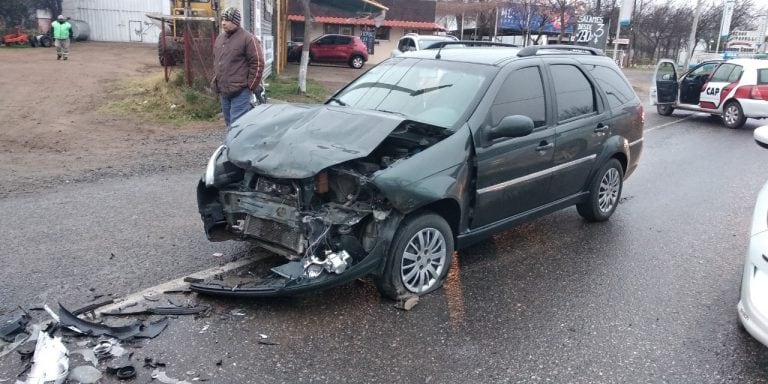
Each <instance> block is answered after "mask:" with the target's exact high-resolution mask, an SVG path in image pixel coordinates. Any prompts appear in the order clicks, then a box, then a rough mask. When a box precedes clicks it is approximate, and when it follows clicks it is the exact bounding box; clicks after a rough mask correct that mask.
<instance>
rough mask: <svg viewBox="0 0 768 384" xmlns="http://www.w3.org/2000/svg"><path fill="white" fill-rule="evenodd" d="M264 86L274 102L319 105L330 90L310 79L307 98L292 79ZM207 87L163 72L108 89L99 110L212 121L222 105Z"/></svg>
mask: <svg viewBox="0 0 768 384" xmlns="http://www.w3.org/2000/svg"><path fill="white" fill-rule="evenodd" d="M265 83H267V84H268V86H267V97H268V98H270V99H274V100H282V101H287V102H292V103H307V104H318V103H322V102H324V101H325V100H326V99H327V98H328V97H329V96H330V95H331V91H330V90H328V89H326V88H325V87H324V86H322V85H321V84H320V83H318V82H316V81H313V80H310V79H307V94H306V95H301V94H299V91H298V79H297V78H295V77H277V76H270V77H269V78H268V79H267V80H265ZM206 87H207V84H205V81H203V80H202V79H200V81H196V83H195V84H193V85H192V86H191V87H190V86H187V84H186V81H185V80H184V74H183V73H175V74H174V75H172V77H171V80H170V81H169V82H166V81H165V77H164V75H163V74H162V73H160V74H157V75H150V76H147V77H143V78H139V79H128V80H122V81H119V82H117V83H115V85H114V87H113V89H112V90H110V97H109V99H110V101H109V102H107V104H106V105H105V106H103V107H102V108H101V110H102V111H104V112H108V113H110V114H114V115H117V116H123V117H134V118H140V119H143V120H148V121H152V122H157V123H173V124H177V125H180V124H183V123H186V122H192V121H214V120H216V119H218V117H219V113H220V112H221V106H220V104H219V100H218V98H217V97H216V96H214V95H213V94H211V93H210V92H209V91H207V90H206Z"/></svg>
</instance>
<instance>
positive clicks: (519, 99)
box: [491, 67, 547, 127]
mask: <svg viewBox="0 0 768 384" xmlns="http://www.w3.org/2000/svg"><path fill="white" fill-rule="evenodd" d="M512 115H523V116H528V117H530V118H531V120H533V126H534V127H541V126H544V125H545V124H546V123H547V113H546V104H545V103H544V83H543V82H542V80H541V71H540V70H539V67H527V68H521V69H518V70H516V71H514V72H512V73H511V74H509V76H508V77H507V79H506V80H504V84H503V85H502V86H501V89H500V90H499V93H498V94H497V95H496V99H495V100H494V101H493V106H491V121H492V124H493V125H494V126H495V125H498V124H499V123H500V122H501V119H503V118H504V117H506V116H512Z"/></svg>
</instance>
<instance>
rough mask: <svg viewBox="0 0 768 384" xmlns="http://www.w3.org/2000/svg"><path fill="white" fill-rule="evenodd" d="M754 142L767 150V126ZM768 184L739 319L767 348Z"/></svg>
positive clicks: (755, 218)
mask: <svg viewBox="0 0 768 384" xmlns="http://www.w3.org/2000/svg"><path fill="white" fill-rule="evenodd" d="M754 137H755V141H756V142H757V144H759V145H760V146H761V147H763V148H768V125H766V126H762V127H759V128H757V129H755V133H754ZM766 250H768V182H766V183H765V185H763V188H762V189H761V190H760V193H759V194H758V195H757V202H756V203H755V210H754V213H753V214H752V229H751V231H750V238H749V248H748V250H747V260H746V262H745V263H744V274H743V275H742V278H741V299H740V300H739V305H738V312H739V320H741V324H743V325H744V328H745V329H746V330H747V332H749V333H750V334H751V335H752V336H753V337H754V338H755V339H757V340H758V341H759V342H761V343H763V344H764V345H767V346H768V294H766V292H768V255H767V254H768V252H766Z"/></svg>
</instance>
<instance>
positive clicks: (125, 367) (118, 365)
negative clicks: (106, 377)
mask: <svg viewBox="0 0 768 384" xmlns="http://www.w3.org/2000/svg"><path fill="white" fill-rule="evenodd" d="M107 373H110V374H113V375H115V376H117V378H118V379H120V380H125V379H129V378H131V377H134V376H136V367H134V366H133V363H132V362H131V358H130V357H123V358H119V359H115V360H112V361H110V362H109V363H108V364H107Z"/></svg>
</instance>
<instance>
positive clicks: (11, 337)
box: [0, 310, 29, 343]
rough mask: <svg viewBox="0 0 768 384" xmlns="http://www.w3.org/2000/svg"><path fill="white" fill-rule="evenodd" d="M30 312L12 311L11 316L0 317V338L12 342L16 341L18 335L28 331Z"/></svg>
mask: <svg viewBox="0 0 768 384" xmlns="http://www.w3.org/2000/svg"><path fill="white" fill-rule="evenodd" d="M27 323H29V314H28V313H26V312H23V310H22V312H20V313H12V314H11V315H10V316H7V317H4V318H2V319H0V339H2V340H4V341H6V342H9V343H12V342H14V341H16V335H18V334H22V333H23V334H26V335H27V336H29V334H27V333H26V328H27Z"/></svg>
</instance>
